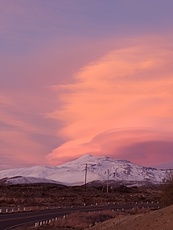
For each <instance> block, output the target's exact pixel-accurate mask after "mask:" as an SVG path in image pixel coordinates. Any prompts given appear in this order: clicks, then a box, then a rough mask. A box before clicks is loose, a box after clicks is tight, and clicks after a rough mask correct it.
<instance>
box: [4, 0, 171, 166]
mask: <svg viewBox="0 0 173 230" xmlns="http://www.w3.org/2000/svg"><path fill="white" fill-rule="evenodd" d="M172 9H173V1H172V0H145V1H143V0H37V1H35V0H0V170H3V169H9V168H17V167H29V166H32V165H59V164H62V163H65V162H67V161H70V160H73V159H76V158H78V157H80V156H82V155H84V154H92V155H94V156H109V157H112V158H115V159H125V160H129V161H132V162H134V163H137V164H140V165H143V166H152V167H157V168H173V103H172V102H173V43H172V41H173V14H172Z"/></svg>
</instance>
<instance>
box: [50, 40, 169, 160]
mask: <svg viewBox="0 0 173 230" xmlns="http://www.w3.org/2000/svg"><path fill="white" fill-rule="evenodd" d="M156 39H157V40H156ZM155 41H157V42H155ZM171 41H172V39H171V38H170V39H167V38H165V39H163V37H162V38H157V37H154V38H153V37H151V38H150V37H145V38H138V39H132V41H131V44H130V45H125V46H124V47H121V48H119V49H118V48H116V49H115V50H113V51H111V52H109V53H108V54H107V55H104V56H103V57H102V58H99V59H98V60H96V61H95V62H94V63H92V64H91V65H87V66H84V67H83V68H82V69H81V70H80V71H79V72H77V73H76V74H75V75H74V81H73V82H72V83H71V84H67V85H62V86H61V85H57V86H54V87H53V88H54V89H57V90H58V92H60V96H59V97H60V100H61V101H62V104H63V105H62V107H61V108H60V109H58V110H56V111H54V112H53V113H51V114H49V116H50V117H52V118H54V119H58V120H61V121H63V123H64V124H65V125H64V127H63V128H62V129H61V130H60V131H59V135H60V136H61V137H64V138H65V139H66V140H67V142H66V143H64V144H63V145H61V146H59V147H58V148H56V149H54V150H53V151H52V152H51V153H50V154H49V155H48V156H47V159H48V160H49V162H51V161H52V162H56V159H57V162H58V161H59V160H60V161H61V157H72V156H79V155H82V154H85V153H86V152H94V153H96V154H101V155H103V154H113V150H114V151H115V149H117V146H119V144H117V142H116V141H115V140H114V139H113V140H112V142H109V148H108V145H107V144H106V148H104V144H103V143H104V141H98V142H93V141H92V140H93V138H94V137H95V136H96V135H97V134H98V133H105V132H107V131H109V130H112V129H123V130H141V129H144V130H154V131H155V130H157V132H156V134H157V133H158V136H159V140H160V133H162V132H167V133H169V132H170V136H171V135H172V131H173V118H172V117H173V109H172V101H173V94H172V86H173V69H172V64H171V62H170V60H172V59H173V49H172V47H171V44H172V42H171ZM169 44H170V46H169ZM168 47H169V48H168ZM170 47H171V49H170ZM127 133H128V132H127ZM156 134H155V135H156ZM124 135H126V134H125V133H124ZM145 135H146V134H145ZM147 135H148V134H147ZM156 136H157V135H156ZM156 136H154V137H153V138H152V139H150V138H149V139H145V138H144V137H143V136H141V138H140V140H139V138H137V140H138V142H143V141H147V142H148V141H158V139H157V137H156ZM136 137H137V136H135V138H136ZM168 137H169V135H168ZM121 138H122V137H121ZM122 140H123V138H122ZM160 141H161V140H160ZM119 142H120V143H121V145H122V146H124V141H123V142H122V141H121V140H119ZM127 143H129V145H130V144H133V143H136V142H133V141H132V140H131V136H128V134H127V138H126V144H127ZM119 147H120V146H119ZM108 151H110V152H108ZM116 155H118V152H116V151H115V156H116ZM144 163H145V164H149V162H147V161H146V162H144ZM153 163H154V159H153Z"/></svg>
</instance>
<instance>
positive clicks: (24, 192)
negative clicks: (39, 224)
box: [0, 184, 161, 207]
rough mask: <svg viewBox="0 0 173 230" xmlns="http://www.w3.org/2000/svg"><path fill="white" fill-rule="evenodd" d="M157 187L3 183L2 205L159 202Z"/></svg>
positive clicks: (1, 189)
mask: <svg viewBox="0 0 173 230" xmlns="http://www.w3.org/2000/svg"><path fill="white" fill-rule="evenodd" d="M160 197H161V191H160V189H159V187H158V186H143V187H135V186H134V187H130V188H128V187H126V186H124V185H117V186H114V187H112V186H111V187H110V188H109V189H108V193H107V189H106V186H105V185H102V186H101V185H100V186H96V187H94V186H89V185H88V186H87V187H86V188H85V186H75V187H66V186H63V185H56V184H33V185H8V186H0V207H3V206H6V207H15V206H25V207H27V206H43V207H44V206H45V207H47V206H48V207H51V206H52V207H54V206H56V207H57V206H58V207H66V206H72V205H73V206H78V205H84V204H86V205H91V204H96V203H97V204H107V203H108V202H119V203H125V202H152V201H154V202H155V201H160Z"/></svg>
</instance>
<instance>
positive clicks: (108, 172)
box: [107, 169, 109, 193]
mask: <svg viewBox="0 0 173 230" xmlns="http://www.w3.org/2000/svg"><path fill="white" fill-rule="evenodd" d="M108 192H109V169H108V177H107V193H108Z"/></svg>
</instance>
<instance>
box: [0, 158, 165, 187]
mask: <svg viewBox="0 0 173 230" xmlns="http://www.w3.org/2000/svg"><path fill="white" fill-rule="evenodd" d="M86 164H87V182H92V181H95V180H100V181H105V180H107V179H109V180H115V181H126V182H127V181H129V182H130V181H133V182H139V181H140V182H151V183H160V182H162V181H163V180H164V179H165V177H166V172H167V170H160V169H155V168H149V167H143V166H140V165H137V164H134V163H131V162H129V161H126V160H115V159H113V158H110V157H105V156H92V155H84V156H82V157H80V158H78V159H76V160H74V161H70V162H68V163H65V164H62V165H59V166H49V167H48V166H33V167H30V168H19V169H10V170H3V171H0V179H2V178H11V177H16V176H22V177H30V178H31V177H32V178H40V180H41V181H43V178H44V179H47V180H49V181H57V182H60V183H63V184H66V185H81V184H84V178H85V170H86ZM16 183H17V181H16Z"/></svg>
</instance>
